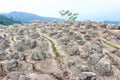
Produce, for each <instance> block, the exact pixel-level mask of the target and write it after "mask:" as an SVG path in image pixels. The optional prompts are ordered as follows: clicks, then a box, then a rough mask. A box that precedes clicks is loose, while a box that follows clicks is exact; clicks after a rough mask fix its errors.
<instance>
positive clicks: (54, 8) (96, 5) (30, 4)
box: [0, 0, 120, 21]
mask: <svg viewBox="0 0 120 80" xmlns="http://www.w3.org/2000/svg"><path fill="white" fill-rule="evenodd" d="M0 2H1V4H0V13H3V12H4V13H6V12H7V13H9V12H12V11H18V12H28V13H33V14H37V15H39V16H46V17H56V18H61V17H60V15H59V11H60V10H70V11H72V12H77V13H79V17H78V19H79V20H93V21H105V20H110V21H120V0H89V1H88V0H74V1H73V0H65V1H64V0H59V1H58V0H50V1H47V0H44V1H42V0H24V1H21V0H10V1H7V0H6V1H5V0H0Z"/></svg>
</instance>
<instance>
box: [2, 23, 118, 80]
mask: <svg viewBox="0 0 120 80" xmlns="http://www.w3.org/2000/svg"><path fill="white" fill-rule="evenodd" d="M119 26H120V25H112V24H105V23H104V22H92V21H84V22H74V23H73V22H68V21H65V22H42V21H34V22H31V23H29V24H14V25H11V26H0V80H120V45H119V44H120V27H119Z"/></svg>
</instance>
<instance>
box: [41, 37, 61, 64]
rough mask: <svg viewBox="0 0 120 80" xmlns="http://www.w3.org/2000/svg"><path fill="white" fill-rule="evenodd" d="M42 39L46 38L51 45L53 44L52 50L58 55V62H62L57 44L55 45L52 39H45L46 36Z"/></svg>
mask: <svg viewBox="0 0 120 80" xmlns="http://www.w3.org/2000/svg"><path fill="white" fill-rule="evenodd" d="M42 37H44V38H46V39H47V40H49V41H50V43H51V48H52V50H53V53H54V54H55V55H56V58H57V60H58V61H59V62H61V59H60V54H59V52H58V51H57V48H56V46H55V43H54V42H53V41H52V40H51V39H49V38H47V37H45V36H42Z"/></svg>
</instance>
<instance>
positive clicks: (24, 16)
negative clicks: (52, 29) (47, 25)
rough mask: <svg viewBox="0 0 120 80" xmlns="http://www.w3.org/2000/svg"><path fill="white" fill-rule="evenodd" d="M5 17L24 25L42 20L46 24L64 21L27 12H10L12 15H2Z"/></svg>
mask: <svg viewBox="0 0 120 80" xmlns="http://www.w3.org/2000/svg"><path fill="white" fill-rule="evenodd" d="M1 14H3V15H6V16H7V17H9V18H10V17H12V18H13V19H14V20H15V21H20V22H22V23H29V22H31V21H34V20H42V21H46V22H50V21H63V20H62V19H60V18H53V17H43V16H38V15H36V14H32V13H27V12H16V11H13V12H10V13H1Z"/></svg>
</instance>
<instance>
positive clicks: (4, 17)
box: [0, 15, 21, 25]
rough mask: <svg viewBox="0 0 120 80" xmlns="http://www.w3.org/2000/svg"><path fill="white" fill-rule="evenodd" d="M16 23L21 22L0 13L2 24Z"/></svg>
mask: <svg viewBox="0 0 120 80" xmlns="http://www.w3.org/2000/svg"><path fill="white" fill-rule="evenodd" d="M14 23H21V22H19V21H15V20H13V19H12V17H11V18H8V17H7V16H5V15H0V25H12V24H14Z"/></svg>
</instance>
